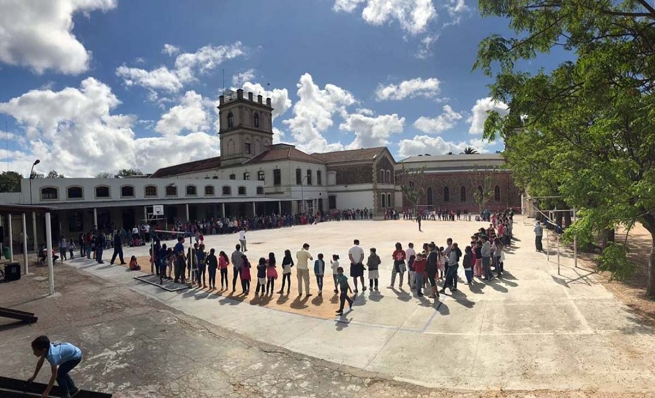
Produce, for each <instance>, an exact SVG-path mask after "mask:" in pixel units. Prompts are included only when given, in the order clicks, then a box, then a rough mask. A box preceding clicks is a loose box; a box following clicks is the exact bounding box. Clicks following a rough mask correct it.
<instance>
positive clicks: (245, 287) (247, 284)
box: [241, 281, 250, 293]
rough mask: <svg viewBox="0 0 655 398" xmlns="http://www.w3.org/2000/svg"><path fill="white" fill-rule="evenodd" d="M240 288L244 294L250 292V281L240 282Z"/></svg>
mask: <svg viewBox="0 0 655 398" xmlns="http://www.w3.org/2000/svg"><path fill="white" fill-rule="evenodd" d="M241 288H242V289H243V292H244V293H245V292H247V291H248V290H250V281H241Z"/></svg>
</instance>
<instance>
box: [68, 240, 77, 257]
mask: <svg viewBox="0 0 655 398" xmlns="http://www.w3.org/2000/svg"><path fill="white" fill-rule="evenodd" d="M73 250H75V242H73V239H69V240H68V253H69V254H70V255H71V260H72V259H74V258H75V256H74V255H73Z"/></svg>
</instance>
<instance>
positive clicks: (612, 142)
mask: <svg viewBox="0 0 655 398" xmlns="http://www.w3.org/2000/svg"><path fill="white" fill-rule="evenodd" d="M479 9H480V10H481V12H482V14H483V15H484V16H497V17H505V18H508V19H509V21H510V28H511V29H512V30H514V32H515V34H514V35H513V37H507V38H506V37H501V36H498V35H493V36H490V37H488V38H486V39H484V40H483V41H482V42H481V43H480V47H479V52H478V60H477V62H476V64H475V66H474V67H475V68H479V69H481V70H482V71H483V72H484V73H485V74H487V75H489V76H494V77H495V82H494V84H492V85H491V87H490V89H491V95H492V97H493V98H494V99H496V100H499V101H503V102H505V103H506V104H508V106H509V109H510V111H509V114H508V115H507V116H506V117H501V116H500V115H499V114H498V113H496V112H491V113H490V115H489V118H488V119H487V121H486V123H485V133H484V137H485V138H488V139H496V138H499V137H500V138H502V139H503V140H504V141H505V144H506V151H505V156H506V158H507V161H508V164H509V166H510V168H511V169H512V170H513V173H514V174H513V175H514V178H515V179H516V183H517V184H518V185H519V186H521V187H523V188H527V189H528V190H529V192H530V193H531V194H532V195H533V196H541V195H561V196H562V201H561V203H560V204H556V205H557V206H558V207H559V208H562V207H565V206H566V207H575V208H577V209H580V213H579V216H580V218H579V221H578V222H577V223H576V225H575V226H574V228H572V229H571V230H570V232H569V231H567V236H568V237H569V238H570V237H571V236H572V234H576V236H577V238H578V240H579V241H583V242H584V241H592V239H593V237H594V234H596V233H598V232H599V231H602V230H603V229H607V228H614V227H615V226H617V225H625V226H630V225H632V224H634V223H635V222H636V221H638V222H640V223H641V224H642V225H643V226H644V227H645V228H646V229H647V230H648V231H649V232H650V233H651V234H653V235H654V236H655V125H654V124H655V122H654V121H655V118H654V116H655V96H654V95H653V94H654V93H653V90H654V89H655V62H652V60H653V57H654V56H655V45H654V44H653V43H655V9H654V8H653V7H652V6H651V5H650V4H649V2H648V1H647V0H480V4H479ZM553 48H561V49H563V50H564V51H567V52H568V53H569V56H568V58H569V60H568V61H565V62H562V63H561V64H560V65H558V66H557V67H556V68H554V69H552V70H549V71H546V70H540V71H539V72H537V73H534V74H529V73H526V72H525V71H523V70H521V66H522V61H525V60H534V61H533V62H538V56H539V54H542V53H548V52H550V51H551V50H552V49H553ZM606 251H607V254H603V260H602V261H603V267H605V268H606V269H607V270H610V271H611V272H612V274H613V276H614V277H616V278H619V277H620V278H625V277H626V275H628V274H629V273H630V272H631V271H632V270H634V266H633V265H630V263H629V262H628V261H627V259H626V258H625V250H624V249H623V248H622V247H621V246H620V244H614V245H612V246H611V248H609V249H606ZM647 293H648V294H649V295H655V261H653V259H652V256H651V264H650V269H649V279H648V288H647Z"/></svg>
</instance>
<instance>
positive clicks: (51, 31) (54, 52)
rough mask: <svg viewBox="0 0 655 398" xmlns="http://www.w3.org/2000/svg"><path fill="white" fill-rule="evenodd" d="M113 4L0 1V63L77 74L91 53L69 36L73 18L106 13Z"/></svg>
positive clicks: (104, 0)
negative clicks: (80, 15)
mask: <svg viewBox="0 0 655 398" xmlns="http://www.w3.org/2000/svg"><path fill="white" fill-rule="evenodd" d="M114 7H116V0H56V1H41V0H13V1H12V0H9V1H7V0H4V1H0V62H4V63H7V64H9V65H18V66H27V67H29V68H31V69H32V70H33V71H34V72H36V73H38V74H41V73H43V72H44V71H46V70H48V69H52V70H55V71H57V72H61V73H65V74H78V73H82V72H85V71H86V70H87V69H88V68H89V61H90V59H91V53H90V52H89V51H87V50H86V49H85V48H84V45H82V43H80V42H79V41H78V40H77V38H76V37H75V35H73V33H72V31H73V14H75V13H78V12H83V13H86V14H87V15H88V14H89V13H90V12H92V11H95V10H101V11H108V10H110V9H112V8H114Z"/></svg>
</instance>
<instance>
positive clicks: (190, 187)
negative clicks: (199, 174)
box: [186, 185, 198, 196]
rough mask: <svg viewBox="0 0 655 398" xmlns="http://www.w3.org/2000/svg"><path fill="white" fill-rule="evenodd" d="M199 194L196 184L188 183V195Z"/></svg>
mask: <svg viewBox="0 0 655 398" xmlns="http://www.w3.org/2000/svg"><path fill="white" fill-rule="evenodd" d="M196 195H198V189H197V188H196V186H195V185H187V187H186V196H196Z"/></svg>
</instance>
